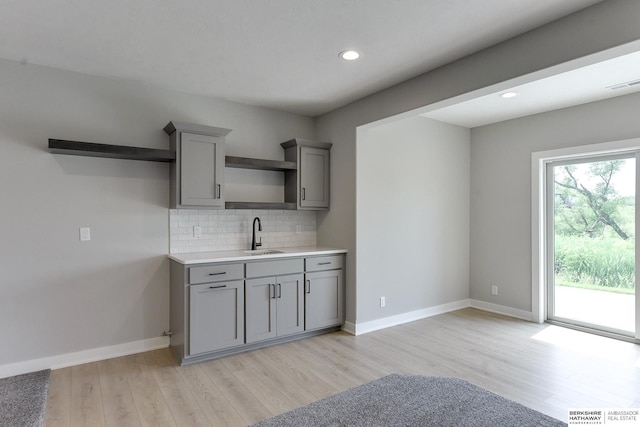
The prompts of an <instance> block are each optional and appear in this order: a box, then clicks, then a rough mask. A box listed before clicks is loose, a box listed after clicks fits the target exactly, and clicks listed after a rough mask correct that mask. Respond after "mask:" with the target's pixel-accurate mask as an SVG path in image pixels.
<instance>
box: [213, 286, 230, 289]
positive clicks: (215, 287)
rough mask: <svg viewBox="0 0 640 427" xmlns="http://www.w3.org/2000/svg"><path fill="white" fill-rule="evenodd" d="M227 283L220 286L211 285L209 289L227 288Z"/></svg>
mask: <svg viewBox="0 0 640 427" xmlns="http://www.w3.org/2000/svg"><path fill="white" fill-rule="evenodd" d="M226 287H227V285H218V286H209V289H220V288H226Z"/></svg>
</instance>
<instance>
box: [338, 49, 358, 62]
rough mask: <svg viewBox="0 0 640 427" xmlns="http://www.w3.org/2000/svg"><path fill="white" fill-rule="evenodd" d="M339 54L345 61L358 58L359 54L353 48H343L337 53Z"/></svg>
mask: <svg viewBox="0 0 640 427" xmlns="http://www.w3.org/2000/svg"><path fill="white" fill-rule="evenodd" d="M339 56H340V58H342V59H345V60H347V61H353V60H354V59H358V58H360V54H359V53H358V52H356V51H355V50H343V51H342V52H340V53H339Z"/></svg>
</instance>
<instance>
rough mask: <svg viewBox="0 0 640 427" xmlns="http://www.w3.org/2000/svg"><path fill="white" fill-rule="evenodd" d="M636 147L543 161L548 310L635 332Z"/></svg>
mask: <svg viewBox="0 0 640 427" xmlns="http://www.w3.org/2000/svg"><path fill="white" fill-rule="evenodd" d="M636 175H637V172H636V154H635V153H627V154H625V155H617V156H598V157H590V158H575V159H562V160H558V161H552V162H549V163H547V179H546V182H547V188H546V197H547V215H546V216H547V244H548V247H547V254H548V259H547V270H548V271H547V296H548V300H547V318H548V319H550V320H554V321H558V322H562V323H567V324H571V325H576V326H579V327H583V328H589V329H594V330H598V331H604V332H608V333H614V334H618V335H624V336H629V337H635V336H636V316H637V313H636V311H637V310H636V307H637V306H638V303H637V296H636V291H635V289H636V286H635V282H636V252H637V250H636V238H635V237H636V223H637V216H638V215H637V211H636V205H637V200H636V199H637V198H636V182H637V178H636Z"/></svg>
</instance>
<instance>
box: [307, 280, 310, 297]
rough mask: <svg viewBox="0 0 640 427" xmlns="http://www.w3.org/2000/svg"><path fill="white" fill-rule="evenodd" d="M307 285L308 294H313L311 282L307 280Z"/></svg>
mask: <svg viewBox="0 0 640 427" xmlns="http://www.w3.org/2000/svg"><path fill="white" fill-rule="evenodd" d="M306 284H307V289H306V292H307V293H308V294H310V293H311V280H307V283H306Z"/></svg>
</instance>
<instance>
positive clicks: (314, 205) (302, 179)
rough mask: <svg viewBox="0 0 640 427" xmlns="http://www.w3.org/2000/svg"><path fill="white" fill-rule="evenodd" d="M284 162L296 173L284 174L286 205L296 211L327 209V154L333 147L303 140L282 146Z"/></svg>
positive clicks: (290, 141)
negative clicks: (291, 163) (293, 162)
mask: <svg viewBox="0 0 640 427" xmlns="http://www.w3.org/2000/svg"><path fill="white" fill-rule="evenodd" d="M281 145H282V147H283V148H284V150H285V160H286V161H295V162H296V164H297V169H296V170H295V171H292V172H287V173H286V174H285V201H286V202H295V203H296V205H297V208H298V209H307V210H327V209H329V163H330V161H329V153H330V150H331V147H332V145H333V144H331V143H328V142H317V141H310V140H305V139H300V138H296V139H292V140H289V141H286V142H283V143H282V144H281Z"/></svg>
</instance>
